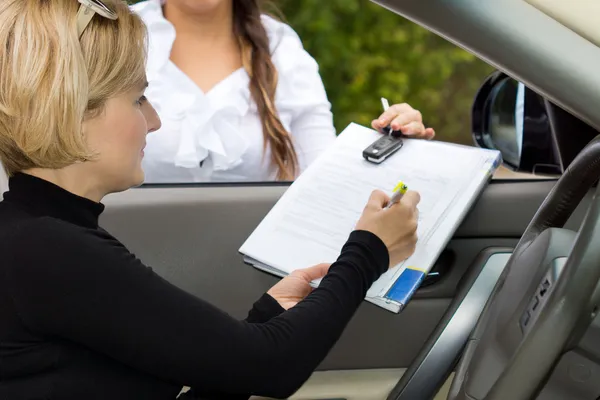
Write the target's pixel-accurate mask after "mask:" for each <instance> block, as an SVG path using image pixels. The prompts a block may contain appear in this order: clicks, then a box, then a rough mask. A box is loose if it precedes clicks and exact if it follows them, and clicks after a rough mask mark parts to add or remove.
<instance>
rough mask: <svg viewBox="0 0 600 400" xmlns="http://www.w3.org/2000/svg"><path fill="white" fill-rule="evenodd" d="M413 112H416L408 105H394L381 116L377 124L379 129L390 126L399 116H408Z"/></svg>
mask: <svg viewBox="0 0 600 400" xmlns="http://www.w3.org/2000/svg"><path fill="white" fill-rule="evenodd" d="M411 111H414V110H413V108H412V107H411V106H409V105H408V104H406V103H402V104H394V105H393V106H391V107H390V108H388V109H387V111H385V112H384V113H383V114H381V115H380V116H379V118H378V119H377V123H378V124H379V127H381V128H384V127H386V126H388V125H389V124H390V123H391V122H392V120H394V118H396V117H397V116H398V115H400V114H407V113H410V112H411Z"/></svg>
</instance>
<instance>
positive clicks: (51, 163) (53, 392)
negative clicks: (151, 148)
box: [0, 0, 419, 400]
mask: <svg viewBox="0 0 600 400" xmlns="http://www.w3.org/2000/svg"><path fill="white" fill-rule="evenodd" d="M79 1H80V2H81V3H83V5H80V4H79V2H77V1H76V0H46V1H40V0H3V1H2V2H0V42H1V43H3V46H2V49H0V161H1V162H2V164H3V165H4V167H5V169H6V172H7V173H8V175H9V176H10V180H9V186H10V189H9V191H8V192H6V193H5V197H4V201H3V202H1V203H0V254H1V255H2V263H0V365H1V368H0V399H2V400H14V399H102V400H105V399H111V400H125V399H127V400H131V399H144V400H167V399H175V398H176V397H177V396H178V394H179V393H180V391H181V389H182V387H184V386H188V387H192V390H191V391H190V392H188V393H186V394H185V395H184V396H185V397H186V398H203V399H207V398H228V399H232V398H236V399H237V398H244V397H245V398H248V396H249V395H253V394H256V395H264V396H271V397H287V396H289V395H290V394H292V393H293V392H294V391H295V390H296V389H298V387H299V386H300V385H302V384H303V383H304V382H305V381H306V379H307V378H308V377H309V376H310V374H311V373H312V372H313V370H314V369H315V368H316V367H317V365H318V364H319V363H320V362H321V360H322V359H323V358H324V357H325V355H326V354H327V352H328V351H329V349H331V347H332V346H333V345H334V343H335V342H336V340H337V339H338V338H339V336H340V334H341V333H342V331H343V329H344V327H345V326H346V324H347V323H348V321H349V320H350V318H351V317H352V315H353V314H354V312H355V311H356V309H357V308H358V306H359V305H360V304H361V302H362V300H363V299H364V296H365V294H366V292H367V289H368V288H369V286H370V285H371V284H372V283H373V282H374V281H375V280H376V279H377V278H378V277H379V276H380V275H381V274H382V273H383V272H384V271H386V270H387V268H388V267H389V266H390V264H392V265H395V264H397V263H398V262H399V261H401V260H402V259H404V258H406V257H408V256H409V255H410V254H411V253H412V252H413V251H414V246H415V243H416V225H417V222H416V221H417V217H416V205H417V203H418V201H419V196H418V194H416V193H413V192H410V193H407V194H406V195H405V197H404V198H403V200H402V202H400V203H399V204H395V205H394V206H393V207H391V208H390V209H383V207H384V206H385V204H386V203H387V202H388V201H389V198H387V197H386V196H385V195H384V194H382V193H380V192H375V193H374V194H373V195H372V197H371V199H370V201H369V203H368V204H367V206H366V207H365V210H364V213H363V215H362V216H361V218H360V220H359V222H358V223H357V226H356V229H355V231H353V232H352V233H350V234H349V238H348V240H347V242H346V243H345V245H344V246H343V248H342V249H340V251H341V253H340V256H339V258H338V259H337V260H335V261H334V262H333V264H331V265H326V264H322V265H317V266H314V267H309V266H307V267H308V268H307V269H305V270H301V271H299V272H297V273H295V274H293V275H292V276H290V277H288V278H285V279H283V280H281V281H280V282H279V283H278V284H277V285H275V286H274V287H273V288H271V289H270V290H269V291H268V293H266V294H265V295H264V296H262V297H261V298H260V299H259V300H258V301H257V303H256V304H255V305H254V307H253V308H252V309H251V310H250V312H249V314H248V318H247V319H245V320H243V321H239V320H236V319H234V318H232V317H231V316H229V315H227V314H225V313H224V312H222V311H220V310H219V309H217V308H215V307H214V306H212V305H210V304H208V303H206V302H205V301H203V300H201V299H199V298H196V297H194V296H192V295H190V294H188V293H186V292H184V291H182V290H180V289H178V288H177V287H174V286H173V285H171V284H169V283H168V282H166V281H164V280H163V279H161V278H160V277H159V276H158V275H156V274H155V273H154V272H153V271H152V270H151V269H150V268H148V267H147V266H145V265H144V264H142V262H141V261H140V260H138V259H137V258H136V257H135V256H134V255H133V254H131V253H130V252H129V251H128V250H127V248H126V247H125V246H124V245H123V244H121V243H120V242H119V241H118V240H117V239H115V238H114V237H112V236H111V235H110V234H109V233H108V232H106V231H105V230H103V229H102V228H100V227H99V226H98V217H99V215H100V214H101V213H102V211H103V209H104V206H103V205H102V203H101V201H102V198H103V197H104V196H105V195H107V194H109V193H113V192H119V191H123V190H126V189H128V188H130V187H132V186H137V185H140V184H141V183H142V182H143V180H144V172H143V169H142V159H143V158H144V146H145V142H146V135H147V134H148V133H150V132H153V131H156V130H158V129H159V128H160V126H161V124H160V120H159V118H158V116H157V114H156V112H155V111H154V109H153V108H152V106H151V105H150V103H149V102H148V101H147V100H146V99H145V97H144V90H145V86H146V73H145V47H144V46H145V41H146V37H145V27H144V24H143V23H142V21H141V20H140V18H139V17H138V16H136V15H135V14H132V13H131V12H130V10H129V7H128V6H126V5H125V3H124V2H122V1H120V0H104V3H102V2H101V1H100V0H79ZM324 261H328V260H324ZM199 267H201V266H199ZM321 277H322V283H321V285H320V287H319V288H317V289H316V290H314V291H312V290H311V287H310V285H309V282H310V281H311V280H313V279H316V278H321Z"/></svg>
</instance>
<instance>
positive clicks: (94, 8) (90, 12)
mask: <svg viewBox="0 0 600 400" xmlns="http://www.w3.org/2000/svg"><path fill="white" fill-rule="evenodd" d="M77 1H79V3H80V4H81V5H80V6H79V11H77V35H78V36H79V37H80V38H81V35H82V34H83V31H85V28H87V26H88V25H89V24H90V21H91V20H92V18H93V17H94V15H95V14H98V15H100V16H102V17H104V18H108V19H112V20H115V19H117V17H118V16H117V13H116V12H115V11H114V10H112V9H110V8H109V7H108V6H107V5H106V4H104V3H103V2H102V1H100V0H77Z"/></svg>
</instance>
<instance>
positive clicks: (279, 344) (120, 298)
mask: <svg viewBox="0 0 600 400" xmlns="http://www.w3.org/2000/svg"><path fill="white" fill-rule="evenodd" d="M13 238H15V240H16V242H15V243H21V245H20V246H17V250H15V251H13V252H11V254H9V255H8V256H9V257H10V258H12V260H11V263H10V264H9V265H17V266H19V267H18V268H13V269H11V270H9V279H10V282H9V285H8V286H9V287H11V288H12V289H13V291H12V293H11V295H12V296H13V297H14V300H15V306H16V308H17V311H18V313H19V315H20V316H21V318H22V319H23V321H24V323H25V324H26V325H28V326H29V327H30V329H34V330H37V331H41V332H44V333H46V334H50V335H57V336H59V337H62V338H66V339H68V340H72V341H74V342H77V343H80V344H83V345H85V346H87V347H89V348H91V349H94V350H95V351H98V352H101V353H104V354H106V355H109V356H110V357H113V358H115V359H117V360H119V361H121V362H123V363H125V364H127V365H129V366H131V367H133V368H136V369H138V370H141V371H144V372H146V373H149V374H152V375H155V376H158V377H160V378H162V379H164V380H168V381H171V382H175V383H178V384H180V385H182V386H191V387H196V388H201V390H202V391H203V392H207V393H231V394H252V395H261V396H267V397H278V398H283V397H288V396H289V395H291V394H292V393H294V392H295V391H296V390H297V389H298V388H299V387H300V386H301V385H302V384H303V383H304V382H305V381H306V380H307V379H308V378H309V376H310V375H311V373H312V372H313V371H314V369H315V368H316V367H317V366H318V364H319V363H320V362H321V361H322V360H323V358H324V357H325V356H326V354H327V352H328V351H329V350H330V349H331V347H332V346H333V345H334V344H335V342H336V341H337V339H338V338H339V336H340V335H341V333H342V331H343V329H344V327H345V326H346V324H347V323H348V321H349V320H350V319H351V317H352V316H353V314H354V313H355V311H356V309H357V308H358V306H359V305H360V303H361V302H362V301H363V299H364V297H365V295H366V292H367V290H368V288H369V287H370V285H371V284H372V283H373V282H374V281H375V280H376V279H377V278H378V277H379V276H380V275H381V274H382V273H383V272H384V271H385V270H386V269H387V266H388V263H389V258H388V252H387V249H386V247H385V245H384V244H383V242H381V240H379V238H377V237H376V236H375V235H373V234H371V233H369V232H366V231H355V232H353V233H351V234H350V237H349V240H348V241H347V242H346V244H345V245H344V247H343V249H342V251H341V254H340V256H339V258H338V260H337V261H336V262H335V263H334V264H333V265H332V266H331V268H330V271H329V273H328V274H327V275H326V276H325V277H324V278H323V280H322V281H321V284H320V286H319V288H317V289H316V290H314V291H313V292H312V293H311V294H310V295H309V296H307V297H306V298H305V299H304V300H303V301H301V302H300V303H298V304H297V305H296V306H295V307H293V308H292V309H290V310H287V311H285V312H282V313H281V314H279V315H278V316H276V317H274V318H271V319H270V320H269V321H267V322H264V323H251V322H248V321H239V320H237V319H235V318H233V317H231V316H230V315H228V314H226V313H224V312H223V311H221V310H219V309H217V308H216V307H214V306H212V305H211V304H209V303H207V302H205V301H202V300H200V299H198V298H196V297H195V296H192V295H191V294H189V293H187V292H185V291H183V290H181V289H179V288H177V287H176V286H174V285H172V284H170V283H169V282H167V281H165V280H164V279H162V278H161V277H159V276H158V275H157V274H156V273H154V272H153V271H152V270H151V269H150V268H148V267H146V266H144V265H143V264H142V263H141V262H140V261H139V260H138V259H137V258H135V256H134V255H132V254H131V253H130V252H128V251H127V249H126V248H125V247H123V246H122V245H121V244H120V243H119V242H118V241H117V240H116V239H109V238H106V239H101V238H99V237H97V236H95V234H90V233H87V234H86V233H82V232H80V231H79V230H76V229H75V228H73V227H71V226H70V225H67V224H62V223H57V222H56V221H53V220H48V221H47V222H45V223H41V222H39V223H37V224H36V226H35V227H29V228H28V229H22V230H21V231H20V232H19V231H17V232H15V236H13ZM19 249H20V250H19ZM32 250H33V251H32Z"/></svg>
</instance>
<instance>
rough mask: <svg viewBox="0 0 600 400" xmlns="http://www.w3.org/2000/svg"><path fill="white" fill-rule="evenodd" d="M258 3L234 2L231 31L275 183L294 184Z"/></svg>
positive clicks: (291, 152)
mask: <svg viewBox="0 0 600 400" xmlns="http://www.w3.org/2000/svg"><path fill="white" fill-rule="evenodd" d="M262 10H263V8H262V2H261V1H260V0H233V28H234V33H235V34H236V36H237V37H238V38H239V41H240V46H241V49H242V63H243V66H244V68H245V69H246V71H247V73H248V75H249V76H250V93H251V95H252V99H253V100H254V102H255V103H256V106H257V109H258V114H259V116H260V119H261V122H262V126H263V136H264V139H265V143H264V149H265V150H266V148H267V144H268V145H270V147H271V161H272V163H273V164H274V165H276V166H277V167H278V172H277V179H278V180H293V179H294V178H295V177H296V173H297V171H298V157H297V155H296V150H295V149H294V144H293V142H292V137H291V135H290V133H289V132H287V131H286V129H285V127H284V126H283V124H282V123H281V120H280V119H279V116H278V113H277V110H276V108H275V90H276V88H277V79H278V76H277V69H276V68H275V65H274V64H273V60H272V59H271V52H270V46H269V38H268V36H267V32H266V30H265V27H264V25H263V23H262V20H261V15H262Z"/></svg>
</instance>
